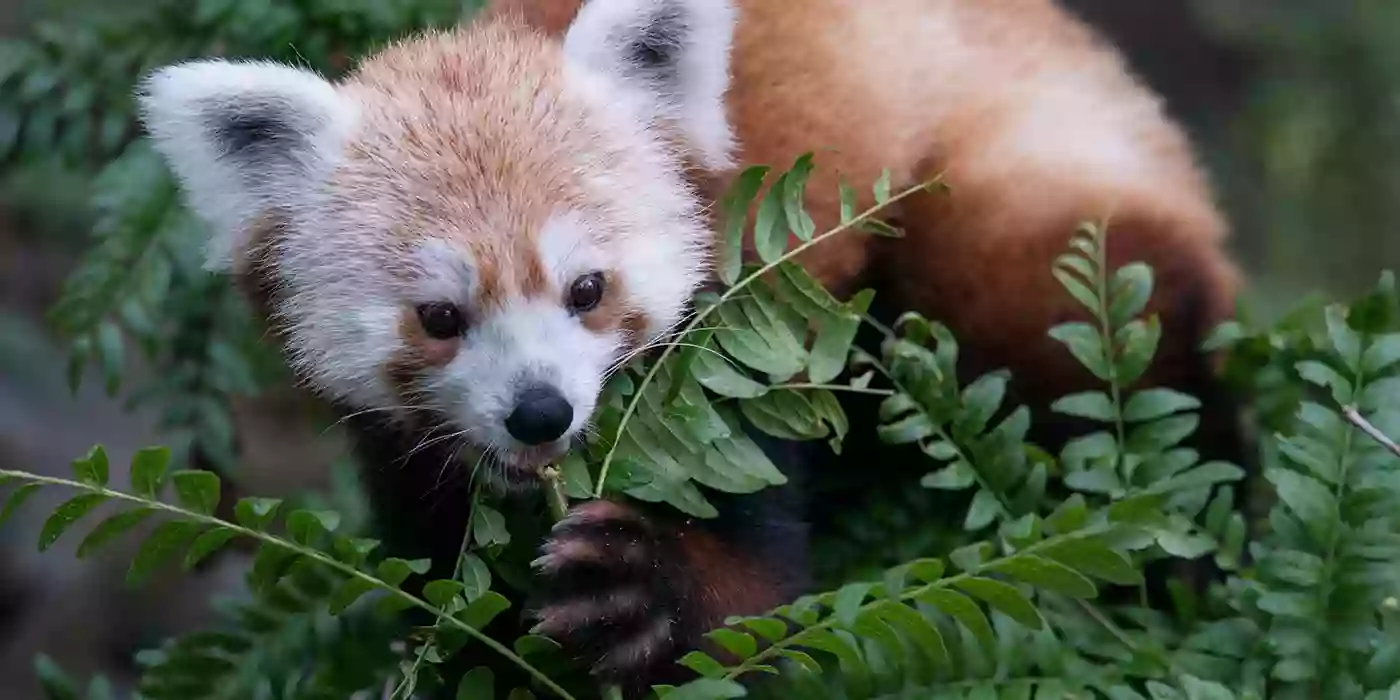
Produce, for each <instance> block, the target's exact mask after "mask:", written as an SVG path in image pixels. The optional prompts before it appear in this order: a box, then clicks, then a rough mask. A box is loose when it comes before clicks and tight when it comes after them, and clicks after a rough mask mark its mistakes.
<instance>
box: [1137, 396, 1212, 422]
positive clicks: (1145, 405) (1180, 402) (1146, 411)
mask: <svg viewBox="0 0 1400 700" xmlns="http://www.w3.org/2000/svg"><path fill="white" fill-rule="evenodd" d="M1200 407H1201V402H1200V401H1199V400H1197V399H1196V398H1195V397H1194V396H1187V395H1186V394H1183V393H1181V392H1178V391H1173V390H1171V389H1146V390H1143V391H1139V392H1137V393H1135V394H1133V397H1132V398H1130V399H1128V405H1127V406H1125V407H1124V408H1123V419H1124V420H1126V421H1128V422H1130V423H1141V422H1145V421H1150V420H1156V419H1158V418H1165V417H1166V416H1169V415H1171V414H1173V413H1180V412H1181V411H1194V410H1196V409H1198V408H1200Z"/></svg>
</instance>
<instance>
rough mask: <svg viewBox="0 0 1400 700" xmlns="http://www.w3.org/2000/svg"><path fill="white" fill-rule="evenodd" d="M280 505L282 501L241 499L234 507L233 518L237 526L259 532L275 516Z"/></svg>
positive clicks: (273, 499) (265, 527)
mask: <svg viewBox="0 0 1400 700" xmlns="http://www.w3.org/2000/svg"><path fill="white" fill-rule="evenodd" d="M281 505H282V501H281V500H280V499H276V498H243V499H240V500H239V501H238V503H237V504H236V505H235V506H234V508H233V517H234V519H236V520H237V521H238V524H239V525H242V526H243V527H246V528H248V529H249V530H257V531H259V532H261V531H262V530H265V529H267V526H268V524H269V523H271V522H272V519H273V518H274V517H276V516H277V508H278V507H279V506H281Z"/></svg>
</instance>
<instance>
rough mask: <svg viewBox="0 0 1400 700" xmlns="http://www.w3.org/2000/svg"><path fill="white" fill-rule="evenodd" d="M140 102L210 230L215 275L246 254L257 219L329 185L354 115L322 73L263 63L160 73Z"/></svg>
mask: <svg viewBox="0 0 1400 700" xmlns="http://www.w3.org/2000/svg"><path fill="white" fill-rule="evenodd" d="M137 101H138V104H139V106H140V111H141V121H142V123H143V124H144V125H145V127H146V129H147V131H148V132H149V133H150V135H151V137H152V143H153V145H154V147H155V149H156V151H157V152H159V153H160V154H161V156H162V157H164V159H165V161H166V163H167V164H168V165H169V166H170V169H171V171H172V172H173V173H174V174H175V176H176V178H178V179H179V181H180V183H181V185H182V186H183V189H184V193H185V196H186V199H187V200H188V202H189V204H190V206H191V207H192V208H193V209H194V210H195V212H196V213H197V214H199V215H200V216H201V217H202V218H204V219H206V220H207V221H208V222H209V223H210V224H211V225H212V226H213V234H212V236H211V238H210V240H209V242H208V244H207V246H206V266H207V267H208V268H210V269H218V270H227V269H228V268H229V267H230V266H232V265H233V263H234V258H235V257H236V256H238V255H241V254H243V253H244V252H245V250H246V245H247V240H246V238H247V236H248V235H249V233H250V231H249V228H250V227H251V226H252V225H254V224H255V223H256V222H257V220H258V219H259V218H261V217H262V216H264V215H266V214H267V213H269V212H271V211H274V210H281V209H287V208H295V207H296V206H298V203H299V202H301V201H304V200H305V196H306V195H307V194H308V193H309V192H311V191H312V188H314V187H315V183H317V182H319V181H321V180H323V179H324V177H325V176H326V175H327V173H328V172H329V170H330V168H332V167H333V166H334V163H335V162H336V161H337V160H338V159H339V157H340V155H341V154H342V153H343V145H342V144H343V143H344V139H345V138H346V137H347V136H348V134H349V132H350V130H351V129H352V128H353V124H354V120H355V116H354V115H355V113H356V112H355V108H354V107H355V106H354V104H353V103H351V102H350V101H349V100H346V99H344V98H343V97H342V96H341V95H340V93H338V92H337V91H336V88H335V87H334V86H333V85H331V84H330V83H329V82H327V81H326V80H324V79H322V78H321V77H320V76H319V75H317V74H315V73H312V72H310V71H307V70H303V69H300V68H293V67H290V66H283V65H278V64H274V63H268V62H261V61H257V62H230V61H224V60H199V61H190V62H187V63H182V64H179V65H174V66H168V67H165V68H161V69H159V70H156V71H155V72H153V73H151V74H150V75H148V76H147V77H146V78H145V79H144V80H142V82H141V84H140V86H139V89H138V94H137Z"/></svg>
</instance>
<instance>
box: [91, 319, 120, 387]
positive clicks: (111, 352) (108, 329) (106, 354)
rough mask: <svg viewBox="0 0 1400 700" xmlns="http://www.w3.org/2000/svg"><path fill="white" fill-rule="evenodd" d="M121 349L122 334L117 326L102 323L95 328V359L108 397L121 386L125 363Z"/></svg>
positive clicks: (107, 322) (105, 322) (110, 323)
mask: <svg viewBox="0 0 1400 700" xmlns="http://www.w3.org/2000/svg"><path fill="white" fill-rule="evenodd" d="M122 347H123V345H122V333H121V329H120V328H118V327H117V324H115V323H113V322H111V321H104V322H102V323H100V324H99V325H98V326H97V358H98V364H99V365H100V366H101V368H102V376H103V378H104V380H105V382H104V384H105V388H106V390H107V395H108V396H115V395H116V393H117V389H118V388H119V387H120V386H121V379H122V370H123V369H125V367H124V365H125V363H126V360H125V353H124V352H123V350H122Z"/></svg>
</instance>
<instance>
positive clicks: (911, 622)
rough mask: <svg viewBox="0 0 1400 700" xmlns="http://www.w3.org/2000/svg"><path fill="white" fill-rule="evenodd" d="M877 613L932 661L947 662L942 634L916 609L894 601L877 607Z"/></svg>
mask: <svg viewBox="0 0 1400 700" xmlns="http://www.w3.org/2000/svg"><path fill="white" fill-rule="evenodd" d="M877 614H878V615H879V616H880V618H881V619H883V620H885V621H886V622H888V623H890V625H892V626H894V627H895V628H897V629H899V631H901V632H903V633H904V634H905V635H907V636H908V637H909V638H910V639H911V640H913V642H914V644H915V645H916V646H917V647H919V648H920V649H922V650H923V651H924V652H925V653H927V654H928V655H929V656H930V657H932V658H933V660H934V663H937V664H938V665H940V666H947V665H948V664H949V662H950V657H949V656H948V645H947V643H946V642H944V641H943V635H942V634H941V633H940V632H939V631H938V628H937V627H935V626H934V625H933V623H932V622H930V621H929V620H927V619H925V618H924V616H923V615H920V614H919V613H918V611H916V610H914V609H913V608H911V607H909V606H907V605H903V604H899V603H896V604H893V605H884V606H881V607H879V608H878V609H877Z"/></svg>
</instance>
